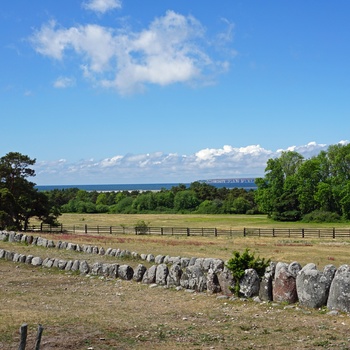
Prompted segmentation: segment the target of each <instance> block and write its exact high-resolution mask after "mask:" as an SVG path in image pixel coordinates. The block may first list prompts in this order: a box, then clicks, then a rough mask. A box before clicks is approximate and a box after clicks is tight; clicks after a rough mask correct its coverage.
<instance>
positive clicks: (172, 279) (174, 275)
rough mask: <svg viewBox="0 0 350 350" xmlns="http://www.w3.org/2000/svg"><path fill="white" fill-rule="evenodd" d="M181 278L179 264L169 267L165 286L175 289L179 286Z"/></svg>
mask: <svg viewBox="0 0 350 350" xmlns="http://www.w3.org/2000/svg"><path fill="white" fill-rule="evenodd" d="M181 276H182V269H181V266H180V265H179V264H173V265H171V267H170V269H169V274H168V277H167V286H168V287H177V286H179V285H180V279H181Z"/></svg>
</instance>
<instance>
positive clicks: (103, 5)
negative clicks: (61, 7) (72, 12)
mask: <svg viewBox="0 0 350 350" xmlns="http://www.w3.org/2000/svg"><path fill="white" fill-rule="evenodd" d="M83 7H84V8H85V9H87V10H91V11H94V12H97V13H102V14H103V13H106V12H108V11H111V10H115V9H117V8H121V7H122V2H121V0H88V1H85V2H83Z"/></svg>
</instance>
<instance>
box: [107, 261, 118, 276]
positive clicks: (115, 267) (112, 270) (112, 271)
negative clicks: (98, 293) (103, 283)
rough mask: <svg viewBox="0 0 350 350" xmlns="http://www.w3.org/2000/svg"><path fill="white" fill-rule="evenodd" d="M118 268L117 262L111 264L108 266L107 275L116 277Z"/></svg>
mask: <svg viewBox="0 0 350 350" xmlns="http://www.w3.org/2000/svg"><path fill="white" fill-rule="evenodd" d="M118 269H119V264H111V265H110V267H109V274H108V277H110V278H118Z"/></svg>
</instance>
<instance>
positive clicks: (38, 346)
mask: <svg viewBox="0 0 350 350" xmlns="http://www.w3.org/2000/svg"><path fill="white" fill-rule="evenodd" d="M43 331H44V327H43V326H42V325H41V324H39V326H38V333H37V335H36V341H35V348H34V350H39V349H40V343H41V336H42V335H43Z"/></svg>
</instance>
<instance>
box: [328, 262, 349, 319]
mask: <svg viewBox="0 0 350 350" xmlns="http://www.w3.org/2000/svg"><path fill="white" fill-rule="evenodd" d="M327 307H328V309H330V310H339V311H343V312H350V266H349V265H342V266H340V267H339V268H338V270H337V271H336V273H335V275H334V278H333V281H332V284H331V287H330V290H329V296H328V302H327Z"/></svg>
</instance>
